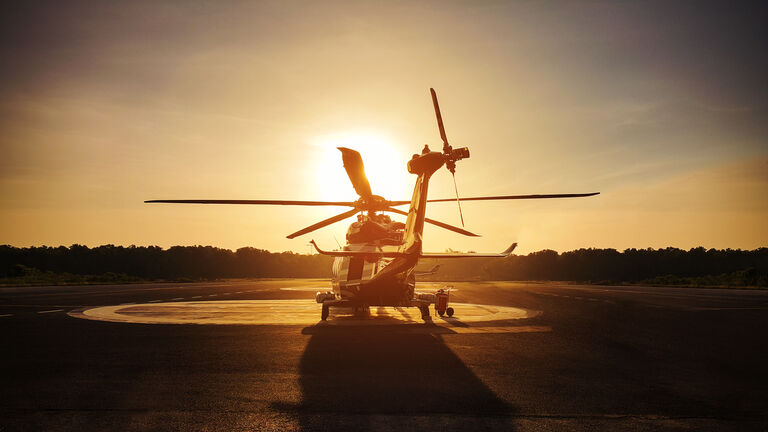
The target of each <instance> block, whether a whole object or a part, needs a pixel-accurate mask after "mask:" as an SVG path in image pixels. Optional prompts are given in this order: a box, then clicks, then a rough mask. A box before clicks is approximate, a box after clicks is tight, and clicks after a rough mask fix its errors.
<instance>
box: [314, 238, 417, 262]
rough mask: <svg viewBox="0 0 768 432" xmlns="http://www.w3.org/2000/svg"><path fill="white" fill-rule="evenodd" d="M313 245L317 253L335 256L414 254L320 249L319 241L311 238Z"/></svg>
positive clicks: (402, 255)
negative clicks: (316, 241)
mask: <svg viewBox="0 0 768 432" xmlns="http://www.w3.org/2000/svg"><path fill="white" fill-rule="evenodd" d="M309 243H311V244H312V246H314V247H315V250H316V251H317V253H319V254H321V255H329V256H335V257H383V258H397V257H405V256H409V255H412V254H408V253H405V252H394V251H393V252H385V251H371V252H367V251H327V250H323V249H320V248H319V247H318V246H317V243H315V241H314V240H310V242H309Z"/></svg>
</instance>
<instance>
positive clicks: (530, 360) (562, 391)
mask: <svg viewBox="0 0 768 432" xmlns="http://www.w3.org/2000/svg"><path fill="white" fill-rule="evenodd" d="M453 285H454V287H455V288H456V290H455V291H454V292H453V293H452V298H451V301H452V302H455V303H457V304H461V305H462V306H461V307H459V306H457V313H456V316H455V317H454V318H453V319H442V318H439V317H435V318H434V319H433V322H432V323H427V324H425V323H423V322H422V321H421V320H419V319H418V314H417V313H416V312H415V309H413V310H410V311H409V310H408V309H405V310H396V309H394V308H382V309H378V308H372V310H371V314H370V316H368V317H354V316H351V315H348V314H345V313H344V312H343V311H341V312H339V313H338V314H336V315H334V316H331V318H330V320H329V321H328V323H327V324H320V325H318V321H319V315H320V308H319V306H317V305H314V306H313V305H312V304H311V302H308V301H306V300H311V299H312V298H313V297H314V292H315V291H316V290H317V289H323V290H324V289H327V287H328V283H327V281H322V280H307V279H300V280H259V281H233V282H212V283H191V284H147V285H119V286H87V287H83V286H80V287H36V288H0V347H2V348H1V351H0V370H1V371H2V384H1V385H0V431H2V432H5V431H16V430H24V431H26V430H29V431H42V430H46V431H48V430H54V431H55V430H147V431H155V430H169V431H171V430H172V431H177V430H178V431H185V430H190V431H199V430H205V431H230V430H237V431H249V430H302V431H309V430H312V431H314V430H332V431H334V430H382V431H398V432H401V431H410V430H462V431H463V430H507V431H538V430H569V431H570V430H660V429H664V430H713V431H714V430H716V431H720V430H768V348H766V345H767V344H766V341H768V338H767V337H766V329H768V291H757V290H755V291H750V290H722V289H687V288H677V289H674V288H650V287H608V286H576V285H556V284H533V283H506V282H504V283H492V282H482V283H456V284H453ZM433 286H434V284H430V283H427V284H420V285H419V286H418V287H417V289H422V290H425V291H426V290H429V289H431V288H432V287H433ZM105 307H106V308H105ZM313 308H316V310H313ZM251 316H253V317H254V318H250V317H251ZM115 317H117V318H118V319H111V318H115ZM152 317H154V318H152ZM169 317H171V318H169ZM233 317H234V318H233ZM168 319H173V320H175V321H173V323H164V322H167V321H163V320H168ZM233 319H235V320H240V321H236V322H237V323H236V324H235V323H232V322H233V321H231V320H233ZM228 320H229V321H228ZM249 320H252V321H249ZM342 323H343V324H344V325H340V324H342ZM372 323H375V324H377V325H370V324H372Z"/></svg>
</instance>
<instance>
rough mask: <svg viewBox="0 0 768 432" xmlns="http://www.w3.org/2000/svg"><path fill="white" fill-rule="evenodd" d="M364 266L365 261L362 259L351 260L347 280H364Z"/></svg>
mask: <svg viewBox="0 0 768 432" xmlns="http://www.w3.org/2000/svg"><path fill="white" fill-rule="evenodd" d="M363 265H365V260H364V259H362V258H357V257H355V258H352V259H350V260H349V270H348V271H347V280H348V281H354V280H360V279H362V278H363Z"/></svg>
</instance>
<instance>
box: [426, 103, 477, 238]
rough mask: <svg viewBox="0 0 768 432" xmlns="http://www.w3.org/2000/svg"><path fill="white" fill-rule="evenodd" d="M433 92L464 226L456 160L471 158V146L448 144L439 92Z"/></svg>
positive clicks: (447, 162)
mask: <svg viewBox="0 0 768 432" xmlns="http://www.w3.org/2000/svg"><path fill="white" fill-rule="evenodd" d="M429 92H430V93H431V94H432V105H434V106H435V117H437V128H438V129H439V130H440V138H441V139H442V140H443V154H444V155H445V167H446V168H447V169H448V171H450V172H451V176H452V177H453V190H454V192H456V205H457V206H458V207H459V217H460V218H461V226H464V214H463V213H462V211H461V200H460V199H459V188H458V187H457V186H456V161H459V160H462V159H469V148H467V147H460V148H457V149H454V148H453V147H452V146H451V145H450V144H448V137H447V136H446V135H445V126H444V125H443V115H442V114H441V113H440V104H438V102H437V93H435V89H433V88H430V89H429Z"/></svg>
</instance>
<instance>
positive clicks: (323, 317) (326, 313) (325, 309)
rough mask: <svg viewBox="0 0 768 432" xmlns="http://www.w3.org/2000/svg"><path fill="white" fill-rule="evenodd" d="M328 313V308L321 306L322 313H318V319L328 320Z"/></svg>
mask: <svg viewBox="0 0 768 432" xmlns="http://www.w3.org/2000/svg"><path fill="white" fill-rule="evenodd" d="M329 313H330V307H328V306H326V305H323V311H322V312H320V319H321V320H323V321H325V320H326V319H328V314H329Z"/></svg>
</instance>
